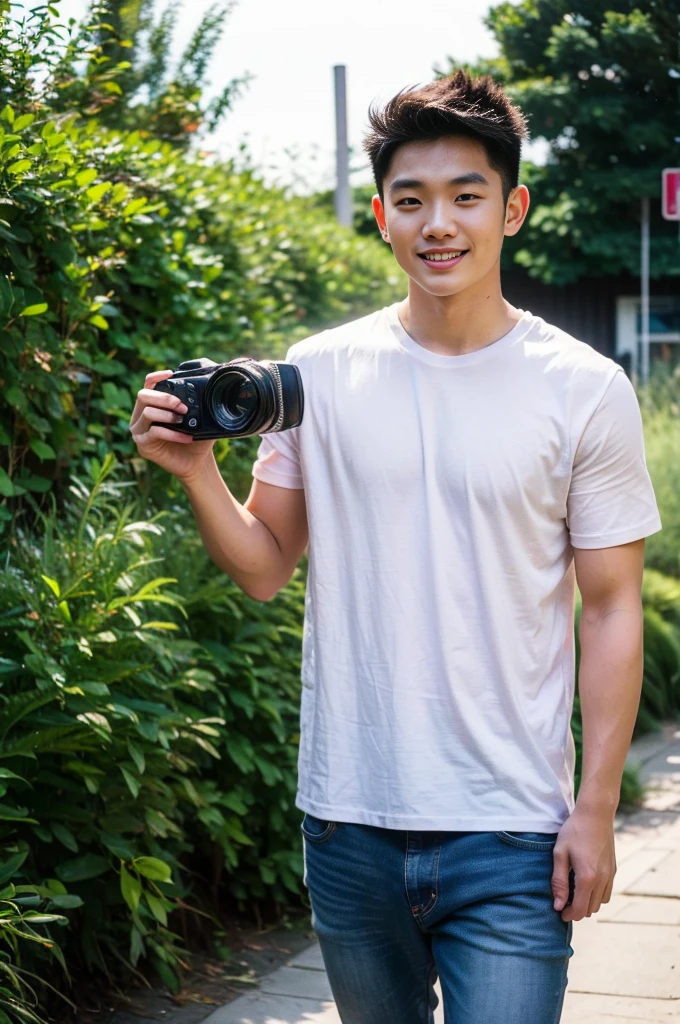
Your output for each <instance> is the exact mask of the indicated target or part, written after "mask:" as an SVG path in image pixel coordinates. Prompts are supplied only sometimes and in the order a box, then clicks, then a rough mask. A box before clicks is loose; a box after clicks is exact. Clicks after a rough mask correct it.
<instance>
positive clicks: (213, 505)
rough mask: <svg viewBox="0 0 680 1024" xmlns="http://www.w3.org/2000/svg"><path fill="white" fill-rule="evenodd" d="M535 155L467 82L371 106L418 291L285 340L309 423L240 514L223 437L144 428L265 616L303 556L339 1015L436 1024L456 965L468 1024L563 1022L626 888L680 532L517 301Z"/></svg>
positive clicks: (611, 402)
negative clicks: (613, 904) (630, 806)
mask: <svg viewBox="0 0 680 1024" xmlns="http://www.w3.org/2000/svg"><path fill="white" fill-rule="evenodd" d="M525 136H526V128H525V122H524V118H523V116H522V114H521V113H520V112H519V111H518V110H517V109H516V108H514V107H513V106H512V105H511V104H510V102H509V100H508V98H507V97H506V96H505V95H504V94H503V92H502V91H501V90H500V89H499V88H498V87H496V86H495V85H494V84H493V83H492V82H491V80H489V79H480V80H476V81H473V80H471V79H470V78H469V77H468V76H467V75H466V74H464V73H463V72H458V73H457V74H456V75H454V76H453V77H451V78H449V79H444V80H441V81H439V82H436V83H433V84H431V85H429V86H427V87H425V88H421V89H416V90H408V91H405V92H402V93H400V94H399V95H397V96H396V97H395V98H394V99H393V100H391V101H390V102H389V103H388V104H387V106H386V107H385V108H384V110H382V111H376V110H373V111H371V131H370V134H369V135H368V138H367V141H366V147H367V151H368V153H369V155H370V158H371V160H372V164H373V168H374V171H375V177H376V184H377V189H378V195H376V196H375V197H374V199H373V209H374V212H375V216H376V220H377V222H378V226H379V228H380V232H381V234H382V237H383V238H384V240H385V242H388V243H389V244H390V245H391V246H392V250H393V252H394V255H395V258H396V260H397V262H398V263H399V264H400V266H401V267H402V268H403V269H404V271H405V272H406V274H407V275H408V278H409V287H408V296H407V298H405V299H404V300H403V301H402V302H399V303H395V304H394V305H393V306H390V307H388V308H385V309H381V310H379V311H377V312H375V313H373V314H372V315H370V316H367V317H364V318H362V319H360V320H356V321H354V322H353V323H350V324H346V325H345V326H343V327H338V328H335V329H333V330H329V331H324V332H322V333H321V334H318V335H315V336H314V337H311V338H307V339H306V340H304V341H301V342H298V343H297V344H295V345H293V346H292V347H291V349H290V350H289V353H288V359H289V360H290V361H291V362H293V363H295V364H296V365H297V366H298V367H299V369H300V372H301V374H302V378H303V385H304V391H305V414H304V420H303V422H302V424H301V425H300V426H299V427H297V428H294V429H292V430H288V431H284V432H281V433H274V434H269V435H264V436H263V437H262V441H261V444H260V448H259V453H258V458H257V461H256V463H255V465H254V467H253V476H254V478H255V481H254V484H253V488H252V491H251V494H250V496H249V497H248V500H247V501H246V503H245V505H241V504H239V503H238V502H237V501H236V500H235V499H234V498H233V496H232V495H231V493H230V492H229V490H228V488H227V487H226V485H225V483H224V482H223V480H222V478H221V476H220V474H219V472H218V470H217V467H216V464H215V461H214V459H213V458H212V455H211V448H212V443H211V442H204V443H202V444H195V443H191V442H190V440H188V439H186V438H184V437H183V435H180V434H176V433H173V432H171V431H167V430H165V429H164V428H163V427H153V428H151V427H150V423H151V422H152V421H154V420H156V421H158V420H159V419H160V418H163V419H166V420H168V421H171V420H172V419H173V417H174V416H175V415H176V413H175V411H174V410H175V407H176V403H177V400H176V399H173V398H172V397H171V396H168V395H159V394H157V393H156V392H154V391H153V390H150V389H144V390H142V391H140V393H139V398H138V402H137V405H136V408H135V412H134V413H133V417H132V427H131V429H132V433H133V436H134V437H135V440H136V442H137V444H138V446H139V450H140V452H141V453H142V454H143V455H145V456H146V457H147V458H150V459H153V460H154V461H156V462H159V463H160V464H161V465H164V466H165V467H166V468H167V469H169V470H170V471H171V472H174V473H176V474H177V476H179V477H180V478H181V479H182V480H183V482H184V485H185V487H186V490H187V492H188V494H189V497H190V500H191V503H192V507H193V509H194V512H195V515H196V518H197V521H198V525H199V528H200V531H201V534H202V537H203V539H204V542H205V544H206V546H207V549H208V551H209V552H210V554H211V556H212V557H213V559H214V560H215V562H216V563H217V564H218V565H219V566H221V567H222V568H223V569H224V570H225V571H226V572H227V573H228V574H229V575H230V576H231V577H232V578H233V579H234V580H235V581H236V582H237V583H238V584H239V586H241V587H242V588H243V590H244V591H246V592H247V593H248V594H250V595H251V596H252V597H254V598H256V599H260V600H269V599H270V598H271V597H273V596H274V595H275V594H276V592H277V591H278V590H279V589H280V588H281V587H282V586H284V585H285V583H286V581H287V580H288V579H289V578H290V576H291V574H292V572H293V570H294V568H295V565H296V564H297V562H298V560H299V558H300V556H301V554H302V552H303V551H304V549H305V546H306V544H307V541H308V538H309V578H308V586H307V603H306V614H305V630H304V641H303V673H302V683H303V687H302V708H301V741H300V758H299V789H298V798H297V806H298V807H299V808H300V809H301V810H302V811H304V812H305V816H304V818H303V821H302V825H301V828H302V834H303V837H304V840H303V841H304V851H305V883H306V885H307V887H308V889H309V894H310V900H311V906H312V913H313V918H312V921H313V925H314V927H315V929H316V932H317V934H318V937H319V940H320V943H321V949H322V953H323V957H324V961H325V964H326V967H327V970H328V975H329V979H330V983H331V986H332V989H333V993H334V996H335V999H336V1001H337V1005H338V1009H339V1013H340V1016H341V1018H342V1020H343V1022H344V1024H388V1022H389V1024H421V1022H422V1024H426V1022H431V1021H432V1019H433V1018H432V1008H433V1006H434V1005H436V996H435V995H434V992H433V984H434V982H435V980H436V978H437V975H439V977H440V979H441V986H442V992H443V997H444V1007H445V1011H446V1017H447V1020H451V1021H455V1022H458V1021H460V1022H464V1024H499V1022H500V1021H503V1022H504V1024H519V1022H522V1024H526V1022H527V1021H530V1022H531V1024H556V1022H557V1021H558V1020H559V1017H560V1013H561V1009H562V1003H563V999H564V993H565V988H566V983H567V965H568V960H569V957H570V956H571V954H572V953H573V950H572V948H571V945H570V940H571V937H572V922H573V921H578V920H581V919H582V918H584V917H590V916H591V915H592V914H594V913H596V912H597V910H598V909H599V907H600V906H601V904H602V903H606V902H608V900H609V899H610V896H611V891H612V883H613V879H614V874H615V871H616V863H615V855H614V836H613V821H614V814H615V811H616V807H617V803H618V798H619V786H620V780H621V775H622V771H623V766H624V761H625V756H626V752H627V750H628V746H629V742H630V738H631V735H632V731H633V725H634V722H635V717H636V713H637V708H638V703H639V696H640V687H641V679H642V614H641V599H640V590H641V577H642V567H643V550H644V538H645V537H647V536H649V535H650V534H652V533H655V532H656V531H657V530H659V529H660V528H661V523H660V520H659V515H658V511H657V507H656V503H655V499H654V494H653V491H652V486H651V482H650V479H649V476H648V473H647V469H646V465H645V458H644V446H643V435H642V425H641V418H640V411H639V407H638V403H637V399H636V396H635V392H634V390H633V388H632V386H631V384H630V383H629V381H628V379H627V377H626V376H625V374H624V373H623V371H622V370H621V369H620V367H618V366H617V365H616V364H615V363H614V362H613V361H612V360H611V359H608V358H606V357H605V356H602V355H600V354H598V353H597V352H596V351H595V350H594V349H592V348H591V347H589V346H588V345H586V344H583V343H582V342H580V341H577V340H575V339H574V338H572V337H570V336H568V335H566V334H565V333H564V332H562V331H560V330H558V329H557V328H555V327H553V326H551V325H550V324H547V323H545V321H543V320H542V319H540V318H539V317H536V316H533V315H532V314H531V313H530V312H528V311H523V310H521V309H516V308H515V307H513V306H512V305H511V304H510V303H509V302H507V301H506V300H505V299H504V298H503V295H502V292H501V283H500V272H499V261H500V252H501V247H502V244H503V239H504V237H505V236H506V235H514V234H516V233H517V232H518V231H519V229H520V228H521V226H522V223H523V221H524V219H525V217H526V215H527V210H528V207H529V194H528V192H527V189H526V187H525V186H523V185H519V184H518V172H519V161H520V150H521V141H522V138H524V137H525ZM168 373H169V371H165V372H162V373H157V374H150V375H149V377H148V378H147V385H151V384H153V383H154V382H155V381H156V380H159V379H161V378H162V377H164V376H167V374H168ZM308 524H309V527H308ZM575 579H576V581H577V582H578V585H579V588H580V591H581V594H582V598H583V616H582V623H581V632H580V636H581V645H582V654H581V668H580V680H579V687H580V695H581V707H582V712H583V736H584V759H583V770H582V782H581V787H580V791H579V795H578V800H577V801H576V802H574V793H573V773H574V744H573V739H572V735H571V731H570V715H571V710H572V703H573V696H574V637H573V605H574V582H575ZM570 881H571V882H572V883H574V884H573V885H572V886H571V892H570ZM570 897H572V898H570Z"/></svg>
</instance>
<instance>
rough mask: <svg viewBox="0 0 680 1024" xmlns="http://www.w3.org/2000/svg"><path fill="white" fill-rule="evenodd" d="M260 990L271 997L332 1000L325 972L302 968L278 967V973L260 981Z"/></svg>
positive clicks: (274, 972)
mask: <svg viewBox="0 0 680 1024" xmlns="http://www.w3.org/2000/svg"><path fill="white" fill-rule="evenodd" d="M260 989H261V990H262V992H266V993H267V994H268V995H272V996H300V997H304V998H305V999H319V1000H323V999H332V998H333V993H332V992H331V987H330V985H329V983H328V978H327V977H326V972H325V971H314V970H308V969H307V968H304V967H279V969H278V971H273V972H272V973H271V974H267V975H266V977H264V978H263V979H262V982H261V984H260Z"/></svg>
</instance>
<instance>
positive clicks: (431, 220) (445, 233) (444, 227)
mask: <svg viewBox="0 0 680 1024" xmlns="http://www.w3.org/2000/svg"><path fill="white" fill-rule="evenodd" d="M457 234H458V225H457V224H456V220H455V217H454V215H453V211H452V210H451V204H450V203H444V202H441V203H433V204H432V205H431V206H430V207H429V209H428V215H427V218H426V219H425V223H424V224H423V238H437V239H440V238H455V237H456V235H457Z"/></svg>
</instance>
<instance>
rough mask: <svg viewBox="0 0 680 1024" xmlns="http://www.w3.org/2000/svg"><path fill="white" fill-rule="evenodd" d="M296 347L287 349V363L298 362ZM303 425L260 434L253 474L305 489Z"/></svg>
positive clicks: (275, 483) (280, 484) (269, 480)
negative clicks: (301, 427) (302, 450)
mask: <svg viewBox="0 0 680 1024" xmlns="http://www.w3.org/2000/svg"><path fill="white" fill-rule="evenodd" d="M295 351H296V346H295V345H291V347H290V348H289V349H288V351H287V352H286V359H285V361H286V362H287V363H295V362H296V359H295ZM299 430H300V428H299V427H289V429H288V430H277V431H274V432H273V433H269V434H261V435H260V447H259V448H258V449H257V456H256V459H255V462H254V463H253V470H252V475H253V476H254V477H255V479H256V480H262V481H264V483H266V484H274V485H275V486H276V487H289V488H291V489H297V490H300V489H301V488H304V483H303V480H302V470H301V468H300V437H299Z"/></svg>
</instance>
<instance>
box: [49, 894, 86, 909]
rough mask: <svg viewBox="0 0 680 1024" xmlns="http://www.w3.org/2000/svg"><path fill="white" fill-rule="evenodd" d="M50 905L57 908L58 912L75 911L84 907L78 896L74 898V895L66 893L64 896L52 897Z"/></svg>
mask: <svg viewBox="0 0 680 1024" xmlns="http://www.w3.org/2000/svg"><path fill="white" fill-rule="evenodd" d="M51 901H52V905H53V906H55V907H58V908H59V910H76V909H77V908H78V907H83V906H85V904H84V902H83V900H82V899H81V897H80V896H76V894H75V893H66V894H65V895H64V896H52V897H51Z"/></svg>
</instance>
